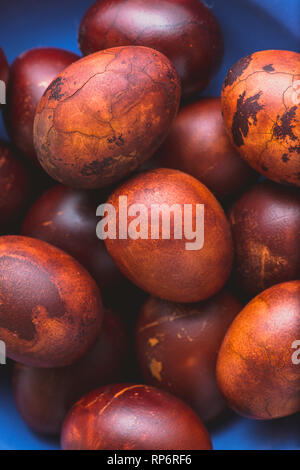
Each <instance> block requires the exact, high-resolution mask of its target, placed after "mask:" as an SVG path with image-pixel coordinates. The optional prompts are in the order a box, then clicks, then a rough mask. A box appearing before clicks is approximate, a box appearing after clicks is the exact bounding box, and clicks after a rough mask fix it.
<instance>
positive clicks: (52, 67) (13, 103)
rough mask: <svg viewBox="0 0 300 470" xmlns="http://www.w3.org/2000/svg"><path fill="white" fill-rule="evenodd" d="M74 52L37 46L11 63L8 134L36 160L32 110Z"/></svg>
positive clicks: (74, 58) (68, 63) (73, 58)
mask: <svg viewBox="0 0 300 470" xmlns="http://www.w3.org/2000/svg"><path fill="white" fill-rule="evenodd" d="M77 59H79V56H78V55H77V54H73V53H72V52H68V51H65V50H63V49H56V48H37V49H32V50H30V51H27V52H24V53H23V54H21V55H20V56H19V57H17V59H16V60H15V61H14V62H13V64H12V66H11V74H10V81H9V90H8V104H7V108H6V110H5V113H6V122H7V127H8V133H9V135H10V137H11V139H12V140H13V142H14V144H15V145H16V146H17V147H18V148H19V149H20V150H21V151H22V152H23V153H24V155H26V156H27V157H29V158H30V159H31V160H32V161H34V162H36V161H37V157H36V152H35V150H34V146H33V121H34V115H35V111H36V108H37V105H38V102H39V101H40V99H41V97H42V96H43V93H44V91H45V90H46V88H47V87H48V86H49V85H50V83H51V82H52V80H54V78H55V77H56V76H57V75H58V74H59V73H60V72H61V71H62V70H63V69H65V68H66V67H67V66H68V65H70V64H71V63H72V62H75V61H76V60H77Z"/></svg>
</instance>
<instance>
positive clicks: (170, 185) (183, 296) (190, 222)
mask: <svg viewBox="0 0 300 470" xmlns="http://www.w3.org/2000/svg"><path fill="white" fill-rule="evenodd" d="M122 196H126V198H125V199H126V203H124V204H126V205H127V208H128V210H127V209H126V208H125V209H124V208H123V201H124V199H123V198H122ZM120 197H121V199H120ZM108 204H110V205H111V206H110V207H112V208H113V211H109V212H108V215H107V216H106V219H104V220H103V221H102V222H103V226H102V229H103V230H104V231H107V230H110V229H112V231H111V235H108V238H106V240H105V243H106V247H107V249H108V252H109V253H110V255H111V256H112V258H113V259H114V260H115V262H116V263H117V265H118V266H119V268H120V269H121V271H122V272H123V273H124V274H125V275H126V276H127V277H128V278H129V279H130V280H131V281H132V282H133V283H135V284H136V285H137V286H139V287H140V288H141V289H143V290H145V291H147V292H149V293H150V294H152V295H153V296H155V297H160V298H163V299H166V300H171V301H174V302H198V301H199V300H203V299H206V298H208V297H210V296H212V295H214V294H215V293H217V292H218V291H219V290H220V289H221V288H222V287H223V285H224V284H225V282H226V280H227V278H228V276H229V274H230V271H231V265H232V256H233V253H232V252H233V249H232V239H231V233H230V228H229V223H228V221H227V219H226V217H225V214H224V212H223V210H222V208H221V206H220V204H219V203H218V201H217V200H216V199H215V197H214V196H213V195H212V193H211V192H210V191H209V190H208V189H207V188H206V186H204V185H203V184H202V183H200V182H199V181H198V180H196V179H195V178H193V177H192V176H190V175H187V174H185V173H182V172H180V171H177V170H171V169H158V170H153V171H150V172H146V173H141V174H139V175H137V176H135V177H133V178H132V179H131V180H129V181H127V182H125V183H123V184H122V185H121V186H120V187H119V188H118V189H117V190H115V191H114V193H113V194H112V195H111V196H110V198H109V199H108ZM136 204H138V205H140V206H136ZM185 205H186V206H185ZM139 211H140V215H139V214H138V213H139ZM134 213H135V214H136V216H134ZM115 214H116V216H114V215H115ZM124 214H125V215H124ZM127 214H129V215H128V216H127ZM124 222H125V223H124ZM140 222H141V223H140ZM105 225H107V227H108V228H107V227H104V226H105ZM126 225H127V227H126ZM113 227H116V233H115V234H114V232H113ZM123 232H124V233H123ZM115 235H116V236H115ZM104 236H106V235H105V234H104Z"/></svg>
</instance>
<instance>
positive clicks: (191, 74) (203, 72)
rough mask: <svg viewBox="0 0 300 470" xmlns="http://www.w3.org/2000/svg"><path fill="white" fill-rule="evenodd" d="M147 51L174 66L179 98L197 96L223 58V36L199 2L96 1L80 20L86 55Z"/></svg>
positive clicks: (205, 8)
mask: <svg viewBox="0 0 300 470" xmlns="http://www.w3.org/2000/svg"><path fill="white" fill-rule="evenodd" d="M126 45H136V46H147V47H152V48H153V49H157V50H158V51H160V52H162V53H163V54H165V55H166V56H167V57H168V58H169V59H170V60H171V61H172V62H173V63H174V65H175V67H176V70H177V72H178V74H179V77H180V79H181V82H182V88H183V95H184V96H188V95H192V94H195V93H197V92H200V91H202V90H203V88H205V87H206V85H207V84H208V83H209V81H210V79H211V77H212V75H214V73H215V72H216V71H217V69H218V67H219V65H220V63H221V61H222V58H223V50H224V46H223V36H222V32H221V29H220V26H219V23H218V21H217V19H216V17H215V16H214V15H213V13H212V11H211V10H210V9H209V8H207V7H206V6H205V5H203V3H201V2H200V1H198V0H151V1H149V0H127V1H126V2H124V1H123V0H99V1H97V2H96V3H95V4H94V5H92V6H91V7H90V8H89V10H88V11H87V12H86V14H85V16H84V17H83V19H82V22H81V25H80V28H79V46H80V48H81V51H82V52H83V54H84V55H86V54H91V53H92V52H96V51H99V50H101V49H107V48H109V47H115V46H126Z"/></svg>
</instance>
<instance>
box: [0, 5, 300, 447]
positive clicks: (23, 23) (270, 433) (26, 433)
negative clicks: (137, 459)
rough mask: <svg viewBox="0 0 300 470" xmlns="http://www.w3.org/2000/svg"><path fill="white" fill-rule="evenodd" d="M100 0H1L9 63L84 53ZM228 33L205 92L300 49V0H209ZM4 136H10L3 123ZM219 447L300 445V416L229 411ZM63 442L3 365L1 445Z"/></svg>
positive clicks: (0, 133)
mask: <svg viewBox="0 0 300 470" xmlns="http://www.w3.org/2000/svg"><path fill="white" fill-rule="evenodd" d="M93 1H94V0H43V1H36V0H26V1H24V0H9V1H8V2H6V1H5V2H1V19H0V45H1V46H2V47H3V49H4V50H5V52H6V54H7V56H8V59H9V61H10V62H11V61H13V60H14V59H15V57H16V56H17V55H19V54H20V53H21V52H23V51H24V50H27V49H30V48H33V47H37V46H53V47H62V48H65V49H69V50H72V51H74V52H78V46H77V30H78V26H79V22H80V19H81V17H82V15H83V14H84V12H85V11H86V9H87V8H88V7H89V5H91V4H92V3H93ZM204 3H206V4H207V6H209V7H210V8H212V10H213V12H214V13H215V15H216V16H217V17H218V19H219V21H220V23H221V25H222V28H223V32H224V36H225V48H226V52H225V57H224V61H223V65H222V67H221V69H220V71H219V73H218V74H217V75H216V77H215V78H214V79H213V80H212V82H211V83H210V85H209V87H208V88H207V89H206V90H205V93H203V95H205V96H217V95H219V94H220V90H221V86H222V83H223V80H224V77H225V75H226V73H227V71H228V69H229V67H230V66H231V65H233V64H234V63H235V62H236V61H237V60H238V59H239V58H241V57H243V56H245V55H248V54H250V53H252V52H254V51H257V50H262V49H288V50H298V51H299V49H300V37H299V21H300V2H299V0H264V1H263V2H262V1H261V0H226V1H224V0H206V1H205V2H204ZM0 137H6V133H5V130H4V126H3V123H2V121H0ZM210 431H211V433H212V438H213V444H214V447H215V449H245V450H246V449H257V450H260V449H266V450H270V449H298V450H300V415H299V414H298V415H296V416H292V417H288V418H284V419H280V420H276V421H272V422H268V421H266V422H258V421H251V420H248V419H243V418H240V417H237V416H235V415H234V414H228V415H227V416H226V417H222V418H220V419H219V420H218V422H217V423H214V424H213V425H211V426H210ZM58 448H59V441H58V439H55V438H46V437H43V436H39V435H36V434H34V433H33V432H31V431H30V430H29V429H28V427H27V426H26V424H25V423H24V422H23V421H22V419H21V417H20V416H19V414H18V412H17V410H16V408H15V405H14V401H13V396H12V390H11V365H6V366H3V365H0V449H58Z"/></svg>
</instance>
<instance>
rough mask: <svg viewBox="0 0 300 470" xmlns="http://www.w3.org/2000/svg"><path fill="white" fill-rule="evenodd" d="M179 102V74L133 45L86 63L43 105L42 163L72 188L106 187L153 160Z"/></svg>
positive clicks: (39, 129)
mask: <svg viewBox="0 0 300 470" xmlns="http://www.w3.org/2000/svg"><path fill="white" fill-rule="evenodd" d="M179 99H180V84H179V79H178V76H177V74H176V71H175V69H174V67H173V65H172V64H171V62H170V61H169V60H168V59H167V58H166V57H165V56H164V55H162V54H161V53H160V52H157V51H154V50H153V49H149V48H145V47H135V46H128V47H118V48H114V49H110V50H105V51H101V52H97V53H95V54H92V55H90V56H88V57H85V58H83V59H81V60H79V61H78V62H76V63H74V64H72V65H71V66H70V67H68V68H67V69H66V70H65V71H64V72H63V73H62V74H61V75H59V76H58V77H57V79H56V80H55V81H54V82H53V83H52V84H51V85H50V87H49V88H48V89H47V91H46V93H45V94H44V96H43V98H42V100H41V101H40V103H39V106H38V110H37V113H36V117H35V124H34V138H35V147H36V151H37V153H38V157H39V160H40V163H41V164H42V166H43V167H44V169H45V170H46V171H47V172H48V173H49V174H50V176H52V177H53V178H54V179H56V180H58V181H60V182H61V183H64V184H66V185H68V186H71V187H78V188H96V187H103V186H108V185H110V184H112V183H114V182H116V181H118V180H120V179H121V178H123V177H125V176H127V175H128V174H129V173H130V172H132V171H133V170H135V169H136V168H137V167H138V166H139V165H140V164H141V163H143V161H145V160H147V158H150V157H151V156H152V155H153V154H154V152H155V151H156V150H157V148H158V147H159V146H160V144H161V143H162V141H163V140H164V138H165V137H166V134H167V132H168V130H169V128H170V126H171V124H172V122H173V119H174V118H175V116H176V113H177V110H178V106H179Z"/></svg>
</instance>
